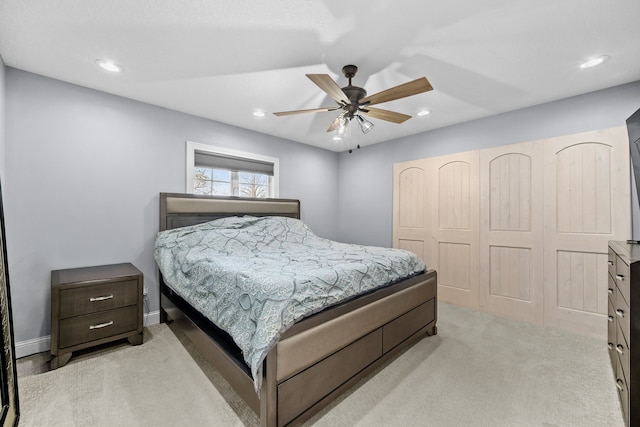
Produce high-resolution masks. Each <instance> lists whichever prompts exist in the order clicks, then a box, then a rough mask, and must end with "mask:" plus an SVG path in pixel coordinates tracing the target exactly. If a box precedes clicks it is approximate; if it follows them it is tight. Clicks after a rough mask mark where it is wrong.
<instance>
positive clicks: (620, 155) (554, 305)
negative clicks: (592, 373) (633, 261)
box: [544, 127, 631, 338]
mask: <svg viewBox="0 0 640 427" xmlns="http://www.w3.org/2000/svg"><path fill="white" fill-rule="evenodd" d="M544 147H545V152H544V157H545V171H544V198H545V226H544V239H545V240H544V242H545V258H544V293H545V309H544V316H545V324H546V325H549V326H556V327H561V328H563V329H568V330H571V331H574V332H578V333H582V334H588V335H592V336H596V337H602V338H604V337H606V335H607V322H606V314H607V241H608V240H625V239H628V238H630V236H631V233H630V197H629V195H630V193H629V191H630V189H629V188H630V178H629V154H628V151H629V146H628V139H627V133H626V129H625V128H624V127H620V128H614V129H606V130H603V131H594V132H586V133H581V134H576V135H569V136H563V137H558V138H551V139H548V140H545V141H544Z"/></svg>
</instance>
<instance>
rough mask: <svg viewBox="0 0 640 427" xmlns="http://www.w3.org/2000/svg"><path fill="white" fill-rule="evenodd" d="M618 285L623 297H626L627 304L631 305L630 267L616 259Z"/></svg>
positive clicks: (618, 258)
mask: <svg viewBox="0 0 640 427" xmlns="http://www.w3.org/2000/svg"><path fill="white" fill-rule="evenodd" d="M614 277H615V279H616V285H618V289H619V291H620V292H622V296H623V297H624V299H625V301H627V304H628V303H629V280H630V279H631V274H630V273H629V266H628V265H627V264H625V262H624V261H623V260H622V259H621V258H620V257H616V274H615V276H614Z"/></svg>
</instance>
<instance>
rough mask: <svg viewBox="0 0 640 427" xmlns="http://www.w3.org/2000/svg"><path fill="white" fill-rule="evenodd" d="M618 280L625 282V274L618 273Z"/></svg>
mask: <svg viewBox="0 0 640 427" xmlns="http://www.w3.org/2000/svg"><path fill="white" fill-rule="evenodd" d="M616 280H620V281H621V282H624V276H623V275H622V274H616Z"/></svg>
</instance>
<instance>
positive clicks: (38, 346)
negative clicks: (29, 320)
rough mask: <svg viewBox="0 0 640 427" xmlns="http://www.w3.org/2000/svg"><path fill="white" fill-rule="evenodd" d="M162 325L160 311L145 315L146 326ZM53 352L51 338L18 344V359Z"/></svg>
mask: <svg viewBox="0 0 640 427" xmlns="http://www.w3.org/2000/svg"><path fill="white" fill-rule="evenodd" d="M156 323H160V311H159V310H158V311H152V312H150V313H148V314H145V315H144V326H149V325H155V324H156ZM49 350H51V336H50V335H47V336H46V337H40V338H34V339H31V340H26V341H20V342H17V343H16V359H19V358H21V357H26V356H31V355H32V354H36V353H42V352H45V351H49Z"/></svg>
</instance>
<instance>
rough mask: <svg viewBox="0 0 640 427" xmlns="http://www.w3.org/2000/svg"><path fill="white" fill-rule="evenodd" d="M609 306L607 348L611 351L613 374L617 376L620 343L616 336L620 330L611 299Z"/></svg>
mask: <svg viewBox="0 0 640 427" xmlns="http://www.w3.org/2000/svg"><path fill="white" fill-rule="evenodd" d="M607 305H608V306H609V310H608V313H607V325H608V328H607V348H608V349H609V359H611V366H612V367H613V374H614V375H615V373H616V369H617V367H618V356H617V354H618V353H617V352H616V344H617V342H618V338H617V336H616V331H617V330H618V327H617V324H616V309H615V308H614V306H613V302H612V301H611V299H609V302H608V304H607Z"/></svg>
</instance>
